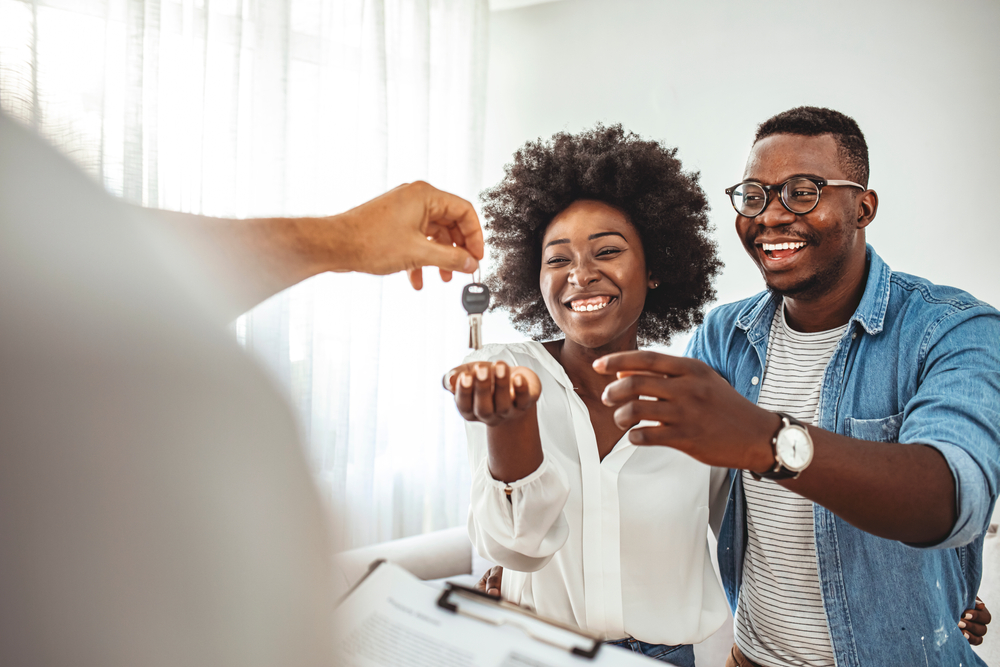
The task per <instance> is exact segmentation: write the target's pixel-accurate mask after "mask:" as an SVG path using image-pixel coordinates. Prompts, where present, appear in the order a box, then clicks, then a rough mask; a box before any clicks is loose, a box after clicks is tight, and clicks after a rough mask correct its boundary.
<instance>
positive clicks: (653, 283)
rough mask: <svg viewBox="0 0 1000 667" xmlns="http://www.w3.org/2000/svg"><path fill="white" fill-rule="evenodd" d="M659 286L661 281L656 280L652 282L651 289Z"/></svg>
mask: <svg viewBox="0 0 1000 667" xmlns="http://www.w3.org/2000/svg"><path fill="white" fill-rule="evenodd" d="M659 286H660V282H659V281H658V280H654V281H653V282H652V284H651V285H650V286H649V289H656V288H657V287H659Z"/></svg>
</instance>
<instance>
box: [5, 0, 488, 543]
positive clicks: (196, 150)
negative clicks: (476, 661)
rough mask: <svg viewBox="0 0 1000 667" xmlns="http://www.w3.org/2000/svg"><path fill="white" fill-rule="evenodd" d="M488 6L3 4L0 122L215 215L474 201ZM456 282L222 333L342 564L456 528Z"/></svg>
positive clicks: (282, 312) (314, 306) (355, 285)
mask: <svg viewBox="0 0 1000 667" xmlns="http://www.w3.org/2000/svg"><path fill="white" fill-rule="evenodd" d="M488 19H489V11H488V7H487V0H180V1H176V2H175V1H172V0H33V1H32V0H0V108H2V109H3V110H4V111H5V112H7V113H9V114H11V115H13V116H15V117H18V118H21V119H22V120H24V121H25V122H27V123H29V124H31V125H33V126H35V127H36V128H37V129H38V130H39V131H40V132H41V133H42V134H44V135H45V136H47V137H49V138H50V139H51V140H52V141H53V142H55V143H56V144H57V145H59V146H60V147H62V148H63V149H64V150H65V151H66V152H67V153H68V154H69V155H70V156H71V157H72V158H73V159H75V160H76V161H77V162H78V163H79V164H80V165H81V166H83V168H84V169H86V170H88V171H89V172H91V173H93V174H94V175H95V176H96V177H97V178H99V179H100V180H101V181H102V182H103V183H104V185H105V186H106V187H107V189H108V190H109V191H111V192H112V193H114V194H117V195H120V196H122V197H124V198H125V199H127V200H130V201H133V202H136V203H141V204H145V205H147V206H153V207H161V208H169V209H176V210H182V211H191V212H197V213H206V214H211V215H222V216H243V217H245V216H255V215H306V214H329V213H335V212H339V211H343V210H345V209H347V208H350V207H351V206H354V205H356V204H358V203H360V202H362V201H364V200H366V199H368V198H370V197H373V196H375V195H377V194H378V193H380V192H382V191H384V190H386V189H388V188H390V187H393V186H395V185H398V184H399V183H402V182H407V181H412V180H416V179H425V180H428V181H430V182H431V183H433V184H434V185H436V186H438V187H441V188H444V189H447V190H450V191H452V192H455V193H457V194H459V195H462V196H464V197H466V198H467V199H470V200H473V201H474V200H475V196H476V193H477V190H478V188H479V185H480V155H481V145H482V132H483V120H484V104H485V77H486V62H485V59H486V53H487V22H488ZM462 281H463V277H461V276H458V277H457V279H456V283H454V284H451V285H443V284H442V283H441V282H440V280H438V279H437V278H436V277H435V276H434V275H432V274H431V272H430V271H427V275H426V277H425V282H426V283H427V285H426V286H425V288H424V291H423V292H421V293H414V292H413V291H412V290H411V289H410V288H409V286H408V283H407V282H406V280H405V277H403V276H392V277H389V278H385V279H382V278H374V277H369V276H359V275H343V274H339V275H324V276H319V277H317V278H314V279H312V280H310V281H307V282H306V283H303V284H302V285H300V286H297V287H295V288H293V289H291V290H288V291H286V292H285V293H282V294H280V295H278V296H276V297H274V298H272V299H271V300H270V301H268V302H266V303H264V304H262V305H261V306H259V307H257V308H256V309H254V310H253V311H251V312H250V313H247V314H246V315H244V316H243V317H241V318H240V319H239V320H238V321H237V322H236V327H235V328H236V335H237V337H238V339H239V340H240V342H242V343H243V344H244V345H245V346H246V347H247V349H249V350H251V351H252V353H254V354H255V355H256V356H258V357H259V358H260V359H261V360H262V361H263V362H264V364H265V365H266V366H267V367H268V368H269V369H270V370H271V372H272V373H273V374H274V376H275V378H276V379H277V380H278V381H279V383H280V384H281V385H282V386H284V387H285V388H286V390H287V394H288V396H289V399H290V401H291V402H292V403H293V405H294V406H295V408H296V409H297V411H298V413H299V414H300V416H301V425H302V433H303V440H304V441H305V442H306V443H307V447H308V454H309V456H310V458H311V460H312V461H313V462H314V464H315V465H314V468H315V471H316V474H317V479H318V480H319V483H320V487H321V489H322V490H323V492H324V494H325V496H326V497H327V499H328V500H329V502H330V503H331V505H332V506H333V507H335V508H336V509H337V512H336V513H335V515H334V516H336V517H337V518H336V519H335V526H334V534H335V535H336V537H337V538H338V540H339V543H340V545H341V546H343V547H344V548H348V547H352V546H359V545H364V544H370V543H373V542H378V541H382V540H387V539H392V538H396V537H401V536H405V535H411V534H415V533H420V532H425V531H428V530H434V529H438V528H444V527H448V526H454V525H458V524H460V523H462V522H463V521H464V519H465V513H466V508H467V505H468V473H467V463H466V456H465V438H464V431H463V429H462V423H461V421H460V419H459V418H458V416H457V414H456V413H455V410H454V407H453V406H452V405H451V403H450V400H449V395H448V394H446V393H445V392H444V391H443V390H442V389H441V388H440V377H441V375H442V373H443V372H444V371H445V370H447V369H448V368H450V367H451V366H452V365H454V364H456V363H459V362H460V361H461V358H462V356H463V355H464V354H465V352H466V343H467V335H468V331H467V325H466V318H465V315H464V312H463V311H462V310H461V307H460V304H459V294H460V288H461V283H462Z"/></svg>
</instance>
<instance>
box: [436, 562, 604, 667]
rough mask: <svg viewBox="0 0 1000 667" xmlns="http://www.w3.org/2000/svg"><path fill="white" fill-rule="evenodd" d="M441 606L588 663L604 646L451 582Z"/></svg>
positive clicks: (439, 602) (580, 632) (590, 637)
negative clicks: (512, 630)
mask: <svg viewBox="0 0 1000 667" xmlns="http://www.w3.org/2000/svg"><path fill="white" fill-rule="evenodd" d="M437 605H438V607H441V608H442V609H445V610H447V611H450V612H451V613H453V614H460V615H462V616H465V617H466V618H471V619H473V620H476V621H479V622H481V623H487V624H489V625H495V626H503V625H507V626H512V627H516V628H518V629H519V630H521V632H523V633H524V634H526V635H527V636H528V637H531V638H532V639H534V640H535V641H538V642H542V643H543V644H548V645H549V646H554V647H555V648H558V649H562V650H564V651H569V652H570V653H572V654H573V655H577V656H580V657H582V658H586V659H588V660H593V659H594V657H595V656H596V655H597V652H598V651H599V650H600V648H601V646H602V645H603V643H604V642H602V641H601V640H600V639H598V638H597V637H595V636H593V635H591V634H589V633H587V632H585V631H583V630H580V629H579V628H575V627H573V626H570V625H567V624H565V623H560V622H559V621H555V620H552V619H548V618H544V617H542V616H538V615H537V614H535V613H534V612H531V611H529V610H527V609H525V608H524V607H520V606H518V605H516V604H513V603H511V602H508V601H506V600H503V599H501V598H496V597H493V596H492V595H487V594H486V593H484V592H482V591H479V590H476V589H475V588H469V587H468V586H462V585H460V584H455V583H452V582H450V581H449V582H446V583H445V590H444V591H443V592H442V593H441V595H440V596H439V597H438V600H437ZM581 644H582V645H581Z"/></svg>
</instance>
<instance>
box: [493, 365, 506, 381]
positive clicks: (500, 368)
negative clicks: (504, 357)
mask: <svg viewBox="0 0 1000 667" xmlns="http://www.w3.org/2000/svg"><path fill="white" fill-rule="evenodd" d="M495 372H496V374H497V377H498V378H503V377H507V364H497V366H496V371H495Z"/></svg>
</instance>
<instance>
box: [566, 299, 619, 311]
mask: <svg viewBox="0 0 1000 667" xmlns="http://www.w3.org/2000/svg"><path fill="white" fill-rule="evenodd" d="M609 303H611V300H610V299H609V300H608V301H605V302H604V303H601V304H598V305H596V306H595V305H594V304H587V305H577V306H570V307H571V308H572V309H573V311H574V312H577V313H590V312H593V311H595V310H601V309H602V308H606V307H607V305H608V304H609Z"/></svg>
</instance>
